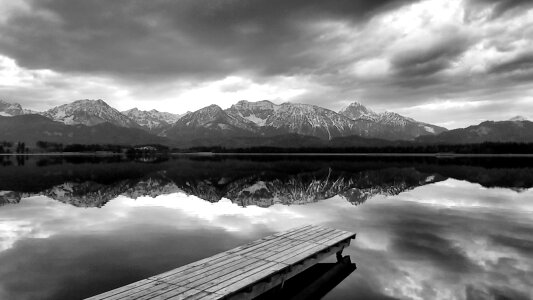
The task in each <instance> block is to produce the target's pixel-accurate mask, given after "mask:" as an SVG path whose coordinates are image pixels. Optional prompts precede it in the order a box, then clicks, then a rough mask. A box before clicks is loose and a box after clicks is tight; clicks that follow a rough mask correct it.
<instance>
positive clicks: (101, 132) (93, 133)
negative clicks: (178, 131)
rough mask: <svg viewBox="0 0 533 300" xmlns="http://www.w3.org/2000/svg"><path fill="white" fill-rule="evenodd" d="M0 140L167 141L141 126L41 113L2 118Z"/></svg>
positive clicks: (70, 142)
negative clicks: (79, 121)
mask: <svg viewBox="0 0 533 300" xmlns="http://www.w3.org/2000/svg"><path fill="white" fill-rule="evenodd" d="M0 128H2V130H0V140H5V141H13V142H15V141H20V142H25V143H26V146H27V147H32V146H33V145H35V143H36V142H37V141H48V142H56V143H63V144H74V143H77V144H117V145H137V144H152V143H154V144H155V143H158V144H165V143H167V140H166V139H164V138H161V137H158V136H154V135H151V134H149V133H147V132H146V131H144V130H142V129H138V128H125V127H119V126H116V125H113V124H110V123H101V124H98V125H94V126H85V125H65V124H63V123H61V122H56V121H53V120H50V119H49V118H46V117H44V116H41V115H21V116H13V117H0Z"/></svg>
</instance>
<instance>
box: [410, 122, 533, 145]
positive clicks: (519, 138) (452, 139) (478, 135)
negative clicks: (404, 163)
mask: <svg viewBox="0 0 533 300" xmlns="http://www.w3.org/2000/svg"><path fill="white" fill-rule="evenodd" d="M417 141H418V142H423V143H441V144H473V143H483V142H516V143H533V122H530V121H527V120H521V119H519V120H517V121H486V122H483V123H480V124H478V125H473V126H469V127H466V128H459V129H454V130H450V131H446V132H443V133H441V134H438V135H435V136H421V137H419V138H417Z"/></svg>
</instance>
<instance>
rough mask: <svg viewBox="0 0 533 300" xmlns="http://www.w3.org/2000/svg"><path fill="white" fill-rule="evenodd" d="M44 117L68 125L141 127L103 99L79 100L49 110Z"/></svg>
mask: <svg viewBox="0 0 533 300" xmlns="http://www.w3.org/2000/svg"><path fill="white" fill-rule="evenodd" d="M42 115H44V116H46V117H49V118H51V119H52V120H54V121H58V122H62V123H65V124H67V125H77V124H83V125H87V126H93V125H97V124H101V123H106V122H108V123H111V124H114V125H117V126H121V127H129V128H137V127H139V125H138V124H137V123H136V122H135V121H133V120H132V119H130V118H128V117H127V116H125V115H123V114H122V113H120V112H119V111H118V110H116V109H114V108H113V107H111V106H109V105H108V104H107V103H106V102H105V101H103V100H101V99H98V100H88V99H84V100H77V101H74V102H72V103H69V104H63V105H60V106H57V107H54V108H52V109H50V110H47V111H45V112H43V113H42Z"/></svg>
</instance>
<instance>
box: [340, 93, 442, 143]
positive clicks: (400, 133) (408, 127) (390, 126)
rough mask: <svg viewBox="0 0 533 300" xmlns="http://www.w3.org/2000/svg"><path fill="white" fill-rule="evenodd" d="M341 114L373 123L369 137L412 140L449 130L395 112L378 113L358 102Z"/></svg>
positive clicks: (343, 110) (355, 119)
mask: <svg viewBox="0 0 533 300" xmlns="http://www.w3.org/2000/svg"><path fill="white" fill-rule="evenodd" d="M339 113H340V114H341V115H344V116H346V117H348V118H350V119H352V120H354V121H367V122H371V123H372V125H371V126H370V128H369V134H368V135H367V137H374V138H385V139H398V140H400V139H401V140H412V139H415V138H416V137H418V136H422V135H434V134H439V133H441V132H444V131H446V130H447V129H446V128H443V127H439V126H435V125H432V124H427V123H423V122H418V121H416V120H413V119H411V118H408V117H404V116H402V115H400V114H397V113H394V112H383V113H376V112H374V111H372V110H370V109H369V108H367V107H365V106H364V105H362V104H361V103H358V102H353V103H351V104H350V105H348V106H347V107H345V108H343V109H342V110H340V111H339Z"/></svg>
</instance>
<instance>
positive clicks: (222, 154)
mask: <svg viewBox="0 0 533 300" xmlns="http://www.w3.org/2000/svg"><path fill="white" fill-rule="evenodd" d="M170 155H176V156H180V155H191V156H383V157H386V156H390V157H402V156H403V157H437V158H454V157H533V154H527V153H525V154H520V153H517V154H510V153H508V154H476V153H468V154H461V153H457V154H455V153H454V154H451V153H450V154H441V153H320V152H319V153H291V152H283V153H281V152H280V153H275V152H270V153H256V152H248V153H239V152H227V153H217V152H189V153H171V154H170Z"/></svg>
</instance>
